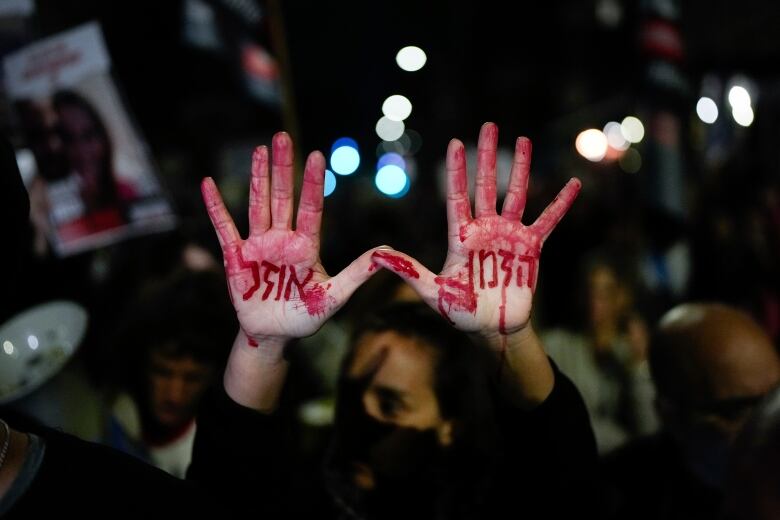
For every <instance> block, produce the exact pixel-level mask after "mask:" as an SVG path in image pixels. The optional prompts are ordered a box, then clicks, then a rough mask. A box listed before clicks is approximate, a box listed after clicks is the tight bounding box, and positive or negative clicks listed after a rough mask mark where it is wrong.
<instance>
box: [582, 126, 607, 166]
mask: <svg viewBox="0 0 780 520" xmlns="http://www.w3.org/2000/svg"><path fill="white" fill-rule="evenodd" d="M574 146H575V147H576V148H577V151H578V152H579V154H580V155H582V156H583V157H585V158H586V159H587V160H589V161H593V162H597V161H600V160H602V159H603V158H604V156H605V155H606V153H607V146H608V143H607V136H605V135H604V132H602V131H601V130H597V129H595V128H590V129H588V130H583V131H582V132H580V134H579V135H578V136H577V139H576V141H575V142H574Z"/></svg>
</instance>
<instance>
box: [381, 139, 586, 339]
mask: <svg viewBox="0 0 780 520" xmlns="http://www.w3.org/2000/svg"><path fill="white" fill-rule="evenodd" d="M497 141H498V129H497V127H496V125H494V124H492V123H486V124H485V125H483V127H482V129H481V131H480V135H479V143H478V146H477V149H478V155H477V178H476V191H475V205H474V210H475V212H474V215H475V216H474V217H472V213H471V203H470V201H469V195H468V182H467V173H466V159H465V153H464V148H463V143H461V142H460V141H458V140H457V139H453V140H452V141H451V142H450V144H449V147H448V149H447V223H448V249H447V259H446V261H445V262H444V267H443V268H442V270H441V272H440V273H439V274H438V275H435V274H433V273H432V272H431V271H429V270H428V269H426V268H425V267H424V266H422V265H421V264H420V263H419V262H417V261H416V260H415V259H414V258H412V257H410V256H407V255H405V254H403V253H400V252H395V251H393V252H385V251H378V252H375V253H374V255H373V258H374V261H376V262H377V263H379V264H380V265H382V266H384V267H386V268H388V269H391V270H394V271H395V272H396V273H399V274H401V275H402V276H404V277H405V278H406V280H407V282H408V283H409V284H410V285H411V286H412V287H413V288H414V289H415V290H416V291H417V292H418V293H419V294H420V296H421V297H422V298H423V300H424V301H426V302H427V303H428V304H429V305H431V306H432V307H434V308H435V309H438V311H439V312H440V313H441V314H442V315H443V316H444V317H445V318H447V319H448V320H449V321H450V322H451V323H452V324H453V325H455V326H456V327H457V328H458V329H461V330H464V331H469V332H477V331H481V332H487V333H491V332H495V331H498V332H500V333H501V334H509V333H512V332H514V331H517V330H519V329H521V328H523V327H525V325H526V324H527V323H528V322H529V320H530V314H531V306H532V302H533V292H534V289H535V287H536V280H537V274H538V271H539V255H540V253H541V249H542V244H543V243H544V241H545V239H546V238H547V237H548V236H549V234H550V233H551V232H552V230H553V228H555V226H556V225H557V224H558V222H559V221H560V220H561V218H563V216H564V215H565V214H566V212H567V211H568V209H569V207H570V206H571V204H572V203H573V202H574V199H575V198H576V197H577V194H578V192H579V189H580V181H579V180H578V179H571V180H570V181H569V182H568V183H567V184H566V186H564V188H563V189H562V190H561V192H560V193H559V194H558V196H557V197H556V198H555V200H553V202H552V203H550V205H549V206H547V208H546V209H545V210H544V212H543V213H542V214H541V216H539V218H538V219H537V220H536V221H535V222H534V223H533V224H531V225H530V226H526V225H524V224H523V223H522V222H521V219H522V216H523V210H524V209H525V203H526V195H527V190H528V177H529V172H530V164H531V142H530V141H529V140H528V139H527V138H524V137H520V138H518V140H517V142H516V146H515V157H514V163H513V165H512V171H511V174H510V179H509V187H508V189H507V195H506V197H505V199H504V205H503V209H502V211H501V215H498V214H497V213H496V147H497Z"/></svg>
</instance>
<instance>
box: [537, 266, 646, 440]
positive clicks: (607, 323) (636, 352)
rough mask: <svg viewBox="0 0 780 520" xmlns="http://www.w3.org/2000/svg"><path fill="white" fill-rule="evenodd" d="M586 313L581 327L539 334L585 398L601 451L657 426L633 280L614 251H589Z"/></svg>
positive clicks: (546, 348) (559, 365)
mask: <svg viewBox="0 0 780 520" xmlns="http://www.w3.org/2000/svg"><path fill="white" fill-rule="evenodd" d="M584 273H585V275H584V276H583V279H584V280H585V291H584V292H585V294H586V298H584V299H585V302H584V307H585V309H584V310H585V312H584V313H583V314H586V316H587V319H586V320H585V323H584V325H583V327H582V331H581V332H574V331H568V330H564V329H554V330H549V331H545V332H544V333H543V334H542V342H543V344H544V346H545V350H546V351H547V353H548V354H549V355H550V357H552V359H553V360H554V361H555V362H556V364H557V365H558V367H559V368H560V369H561V371H562V372H563V373H564V374H566V375H567V376H569V377H570V378H571V380H572V381H573V382H574V384H575V386H576V387H577V389H578V390H579V391H580V393H581V394H582V396H583V399H584V400H585V405H586V406H587V407H588V413H589V414H590V418H591V424H592V425H593V431H594V433H595V434H596V442H597V443H598V446H599V452H600V453H602V454H603V453H607V452H609V451H612V450H614V449H616V448H618V447H619V446H621V445H623V444H625V443H626V442H627V441H628V440H629V439H631V438H632V437H634V436H636V435H639V434H648V433H652V432H654V431H655V430H657V428H658V419H657V416H656V412H655V409H654V406H653V400H654V394H655V391H654V388H653V383H652V381H651V379H650V371H649V367H648V363H647V342H648V333H647V328H646V324H645V321H644V319H643V318H642V316H641V315H640V314H639V313H638V311H637V309H636V306H635V291H634V289H633V287H634V284H633V283H632V282H631V279H632V277H631V276H630V275H629V274H628V273H627V268H626V267H625V266H624V265H623V264H622V263H621V262H619V261H618V260H617V256H616V255H614V254H608V253H605V252H597V253H594V254H591V255H590V258H589V259H588V261H587V262H586V268H585V269H584Z"/></svg>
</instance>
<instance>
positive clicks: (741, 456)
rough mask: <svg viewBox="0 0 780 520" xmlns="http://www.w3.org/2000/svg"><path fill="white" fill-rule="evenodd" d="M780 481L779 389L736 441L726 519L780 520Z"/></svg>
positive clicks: (757, 410) (764, 402)
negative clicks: (779, 484) (776, 519)
mask: <svg viewBox="0 0 780 520" xmlns="http://www.w3.org/2000/svg"><path fill="white" fill-rule="evenodd" d="M779 482H780V388H776V389H775V390H774V391H772V392H771V393H770V394H769V395H768V396H767V397H766V399H764V401H763V402H762V403H761V404H760V405H759V406H758V408H757V409H756V411H755V412H754V413H753V414H752V415H751V417H750V419H749V421H748V422H747V424H746V425H745V427H744V428H743V430H742V432H741V433H740V434H739V437H737V439H736V441H735V442H734V450H733V455H732V460H731V464H730V467H729V478H728V481H727V486H726V499H725V506H724V510H725V514H724V518H726V519H728V520H773V519H775V518H780V486H778V483H779Z"/></svg>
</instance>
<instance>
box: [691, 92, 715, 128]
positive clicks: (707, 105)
mask: <svg viewBox="0 0 780 520" xmlns="http://www.w3.org/2000/svg"><path fill="white" fill-rule="evenodd" d="M696 115H697V116H699V119H701V120H702V121H704V122H705V123H707V124H708V125H711V124H712V123H714V122H715V121H717V119H718V105H716V104H715V101H713V100H712V99H711V98H708V97H701V98H699V102H698V103H696Z"/></svg>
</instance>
